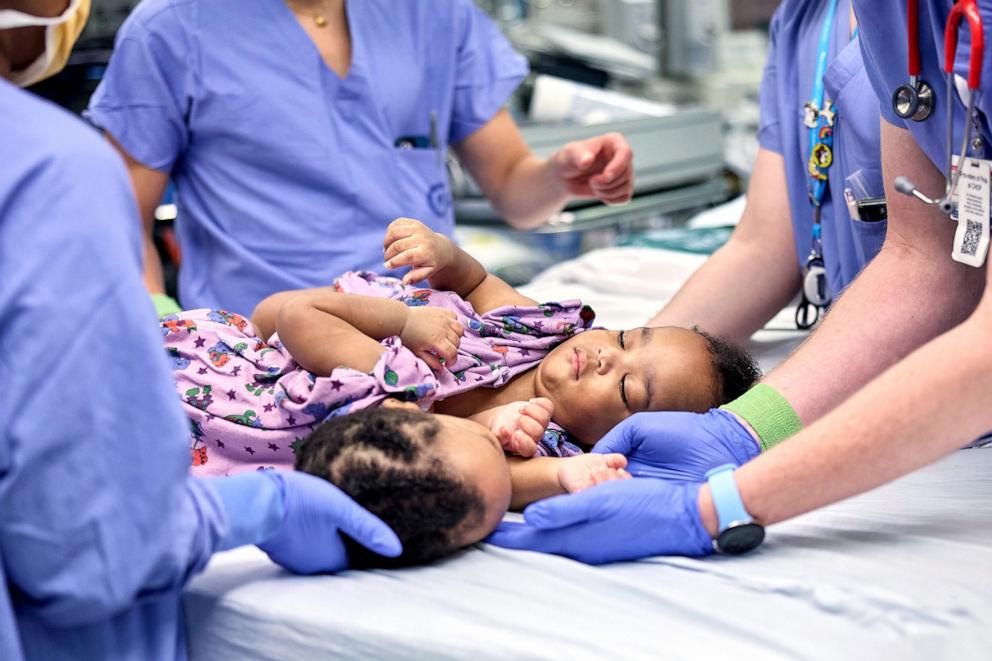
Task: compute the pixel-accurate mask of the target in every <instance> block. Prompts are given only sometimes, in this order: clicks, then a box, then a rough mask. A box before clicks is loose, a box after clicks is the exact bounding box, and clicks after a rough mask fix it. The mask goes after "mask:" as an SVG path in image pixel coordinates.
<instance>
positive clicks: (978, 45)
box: [910, 0, 985, 91]
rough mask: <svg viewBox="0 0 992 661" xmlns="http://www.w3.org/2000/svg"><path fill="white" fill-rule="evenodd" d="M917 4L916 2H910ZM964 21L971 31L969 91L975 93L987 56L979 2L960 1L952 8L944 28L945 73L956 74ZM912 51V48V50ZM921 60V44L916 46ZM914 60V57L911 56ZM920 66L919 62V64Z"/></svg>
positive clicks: (979, 84) (973, 0) (912, 0)
mask: <svg viewBox="0 0 992 661" xmlns="http://www.w3.org/2000/svg"><path fill="white" fill-rule="evenodd" d="M910 1H911V3H912V4H916V0H910ZM962 20H967V21H968V29H969V30H970V31H971V51H970V52H969V53H968V89H970V90H972V91H975V90H977V89H978V88H979V87H980V86H981V84H982V57H983V56H984V54H985V32H984V30H983V29H982V15H981V14H980V13H979V11H978V0H958V2H956V3H954V6H953V7H951V13H950V14H949V15H948V16H947V24H946V25H945V26H944V71H945V72H947V73H948V74H953V73H954V55H955V53H956V52H957V50H958V28H959V27H960V25H961V21H962ZM910 50H911V51H912V48H910ZM916 51H917V59H918V58H919V43H917V45H916ZM910 59H912V56H910ZM917 65H919V62H917Z"/></svg>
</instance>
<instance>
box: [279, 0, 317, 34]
mask: <svg viewBox="0 0 992 661" xmlns="http://www.w3.org/2000/svg"><path fill="white" fill-rule="evenodd" d="M286 4H287V5H289V8H290V9H293V10H294V11H297V12H299V13H301V14H303V13H307V12H309V13H310V15H311V16H312V18H313V22H314V25H316V26H317V27H318V28H326V27H327V16H325V14H326V12H327V0H322V2H321V3H320V6H321V9H322V10H323V11H324V13H320V12H318V11H316V10H313V9H310V10H307V9H304V8H302V7H300V6H299V5H298V4H296V3H295V2H293V0H286Z"/></svg>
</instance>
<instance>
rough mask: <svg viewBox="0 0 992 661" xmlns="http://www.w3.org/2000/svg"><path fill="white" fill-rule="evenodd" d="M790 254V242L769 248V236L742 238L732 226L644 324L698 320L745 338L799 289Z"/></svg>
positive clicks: (704, 325)
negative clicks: (730, 232)
mask: <svg viewBox="0 0 992 661" xmlns="http://www.w3.org/2000/svg"><path fill="white" fill-rule="evenodd" d="M794 258H795V252H794V250H792V248H791V246H783V247H782V249H781V250H769V248H768V243H767V241H764V242H762V241H755V240H748V239H743V238H740V237H739V236H738V233H736V232H735V234H734V236H733V237H731V239H730V241H729V242H728V243H727V245H725V246H723V247H722V248H720V250H718V251H717V252H716V253H714V254H713V256H712V257H711V258H710V259H708V260H707V261H706V263H705V264H703V265H702V266H701V267H700V268H699V269H698V270H697V271H696V272H695V273H693V274H692V277H690V278H689V279H688V280H687V281H686V283H685V284H684V285H683V286H682V288H681V289H679V291H678V293H676V294H675V296H674V297H673V298H672V300H671V301H669V302H668V304H667V305H665V307H664V308H662V309H661V311H660V312H658V313H657V314H656V315H655V316H654V317H652V319H651V320H650V321H649V322H648V323H647V325H648V326H681V327H684V328H691V327H693V326H699V327H700V328H702V329H704V330H706V331H708V332H710V333H713V334H715V335H720V336H722V337H726V338H729V339H732V340H734V341H736V342H743V341H745V340H747V339H748V338H749V337H751V335H752V334H753V333H754V332H755V331H757V330H759V329H760V328H761V327H762V326H764V325H765V323H767V322H768V320H769V319H771V318H772V317H773V316H775V314H776V313H777V312H778V311H779V310H781V309H782V308H783V307H784V306H785V305H787V304H788V303H789V301H790V300H792V297H793V296H794V295H795V293H796V292H797V291H798V289H799V285H800V273H799V266H798V265H797V263H796V261H795V259H794ZM742 283H743V284H744V285H745V286H741V285H742Z"/></svg>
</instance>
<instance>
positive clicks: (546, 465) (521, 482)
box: [507, 454, 630, 510]
mask: <svg viewBox="0 0 992 661" xmlns="http://www.w3.org/2000/svg"><path fill="white" fill-rule="evenodd" d="M507 461H508V462H509V464H510V479H511V482H512V484H513V496H512V497H511V499H510V509H514V510H519V509H523V508H524V507H526V506H527V505H530V504H531V503H533V502H535V501H538V500H541V499H542V498H550V497H551V496H559V495H561V494H565V493H574V492H576V491H582V490H583V489H587V488H589V487H591V486H594V485H597V484H599V483H601V482H609V481H610V480H625V479H627V478H629V477H630V473H628V472H627V471H626V470H624V468H625V467H626V466H627V458H626V457H624V456H623V455H622V454H582V455H577V456H574V457H535V458H533V459H518V458H515V457H509V458H507Z"/></svg>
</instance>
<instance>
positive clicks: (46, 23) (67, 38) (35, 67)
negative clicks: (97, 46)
mask: <svg viewBox="0 0 992 661" xmlns="http://www.w3.org/2000/svg"><path fill="white" fill-rule="evenodd" d="M90 3H91V0H72V2H71V3H69V8H68V9H66V10H65V12H63V14H62V15H61V16H56V17H54V18H43V17H41V16H34V15H32V14H25V13H23V12H19V11H14V10H13V9H0V30H12V29H14V28H30V27H44V28H45V52H43V53H42V54H41V55H39V56H38V59H37V60H35V61H34V62H32V63H31V64H30V65H29V66H28V67H27V68H26V69H22V70H20V71H14V72H12V73H11V75H10V80H11V82H12V83H14V84H15V85H20V86H21V87H29V86H31V85H34V84H35V83H37V82H40V81H42V80H44V79H45V78H48V77H50V76H54V75H55V74H57V73H58V72H59V71H62V69H64V68H65V65H66V63H67V62H68V61H69V53H71V52H72V47H73V46H75V45H76V40H77V39H79V35H80V34H81V33H82V31H83V28H84V27H85V26H86V20H87V19H88V18H89V17H90Z"/></svg>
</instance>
